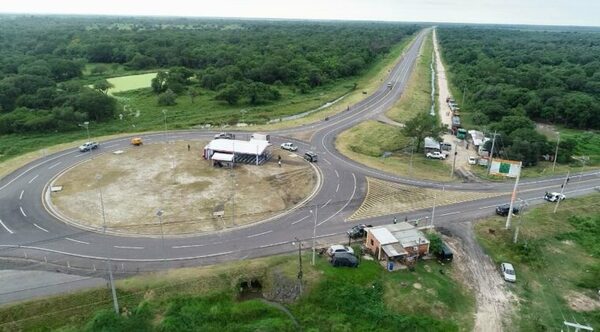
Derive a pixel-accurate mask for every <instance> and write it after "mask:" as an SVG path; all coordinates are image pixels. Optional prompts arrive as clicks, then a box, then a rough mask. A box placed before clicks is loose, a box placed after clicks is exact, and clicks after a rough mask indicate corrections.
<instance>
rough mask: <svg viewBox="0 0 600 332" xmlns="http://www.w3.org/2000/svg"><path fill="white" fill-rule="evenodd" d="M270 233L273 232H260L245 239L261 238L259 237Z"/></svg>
mask: <svg viewBox="0 0 600 332" xmlns="http://www.w3.org/2000/svg"><path fill="white" fill-rule="evenodd" d="M271 232H273V231H272V230H270V231H266V232H262V233H258V234H252V235H248V236H246V237H247V238H251V237H257V236H261V235H265V234H269V233H271Z"/></svg>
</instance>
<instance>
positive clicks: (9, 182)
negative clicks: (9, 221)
mask: <svg viewBox="0 0 600 332" xmlns="http://www.w3.org/2000/svg"><path fill="white" fill-rule="evenodd" d="M73 152H75V151H70V152H66V153H63V154H60V155H58V156H56V157H53V158H50V159H48V160H44V161H42V162H40V163H38V164H36V165H33V166H31V167H29V168H28V169H27V170H25V171H24V172H22V173H21V174H19V175H17V176H16V177H15V178H14V179H12V180H10V181H8V183H7V184H5V185H3V186H2V187H0V190H3V189H4V188H6V187H8V186H10V184H11V183H13V182H15V181H17V179H19V178H20V177H21V176H23V175H25V174H27V173H28V172H29V171H31V170H32V169H34V168H36V167H38V166H40V165H43V164H45V163H47V162H49V161H52V160H56V159H58V158H60V157H63V156H66V155H68V154H71V153H73Z"/></svg>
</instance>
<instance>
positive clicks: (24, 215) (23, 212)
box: [19, 206, 27, 217]
mask: <svg viewBox="0 0 600 332" xmlns="http://www.w3.org/2000/svg"><path fill="white" fill-rule="evenodd" d="M19 210H21V214H22V215H23V217H27V215H26V214H25V211H23V207H22V206H19Z"/></svg>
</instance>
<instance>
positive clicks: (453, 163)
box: [450, 144, 458, 179]
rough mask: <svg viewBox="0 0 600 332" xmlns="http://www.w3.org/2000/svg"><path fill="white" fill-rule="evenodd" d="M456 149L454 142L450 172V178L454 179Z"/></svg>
mask: <svg viewBox="0 0 600 332" xmlns="http://www.w3.org/2000/svg"><path fill="white" fill-rule="evenodd" d="M457 154H458V151H456V144H454V160H452V171H451V172H450V179H454V169H455V168H456V155H457Z"/></svg>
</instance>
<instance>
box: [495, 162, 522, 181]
mask: <svg viewBox="0 0 600 332" xmlns="http://www.w3.org/2000/svg"><path fill="white" fill-rule="evenodd" d="M520 173H521V162H520V161H515V160H503V159H492V165H491V167H490V174H494V175H501V176H507V177H511V178H516V177H517V176H519V174H520Z"/></svg>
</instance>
